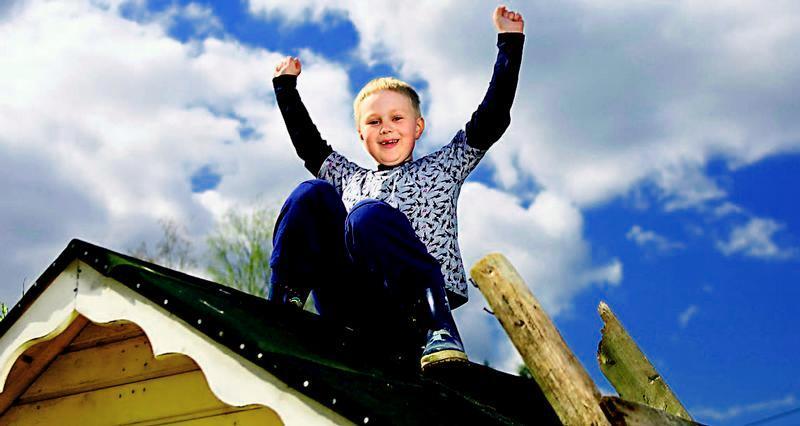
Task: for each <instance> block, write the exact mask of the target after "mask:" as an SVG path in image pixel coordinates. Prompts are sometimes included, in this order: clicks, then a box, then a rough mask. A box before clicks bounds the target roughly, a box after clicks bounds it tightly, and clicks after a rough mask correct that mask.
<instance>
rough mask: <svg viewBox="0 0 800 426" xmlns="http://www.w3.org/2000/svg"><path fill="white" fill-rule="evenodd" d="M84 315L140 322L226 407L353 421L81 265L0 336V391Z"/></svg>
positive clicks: (161, 350)
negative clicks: (39, 349) (16, 367)
mask: <svg viewBox="0 0 800 426" xmlns="http://www.w3.org/2000/svg"><path fill="white" fill-rule="evenodd" d="M79 268H80V275H79V274H78V270H79ZM78 314H80V315H83V316H85V317H86V318H87V319H89V320H90V321H92V322H94V323H98V324H102V323H108V322H112V321H117V320H126V321H130V322H133V323H134V324H136V325H138V326H139V327H140V328H141V329H142V330H143V331H144V333H145V335H146V336H147V338H148V339H149V340H150V344H151V346H152V348H153V355H154V356H155V357H158V356H159V355H163V354H167V353H180V354H183V355H186V356H188V357H190V358H192V360H194V361H195V362H196V363H197V365H198V366H199V367H200V369H201V370H202V371H203V373H204V375H205V377H206V380H207V381H208V385H209V388H210V389H211V391H212V392H213V393H214V395H216V396H217V398H219V399H220V400H221V401H222V402H224V403H226V404H228V405H233V406H244V405H249V404H261V405H265V406H267V407H269V408H271V409H273V410H275V412H277V413H278V415H279V416H280V418H281V419H282V420H283V421H284V422H285V424H290V425H291V424H352V423H351V422H350V421H349V420H347V419H345V418H344V417H342V416H341V415H339V414H338V413H336V412H335V411H333V410H331V409H329V408H327V407H325V406H323V405H322V404H320V403H318V402H317V401H315V400H313V399H311V398H309V397H307V396H305V395H303V394H301V393H299V392H297V391H296V390H294V389H292V388H291V387H289V386H288V385H287V384H286V383H284V382H282V381H281V380H279V379H278V378H276V377H275V376H273V375H272V374H270V373H268V372H267V371H265V370H264V369H262V368H260V367H258V366H257V365H255V364H253V363H252V362H250V361H249V360H247V359H245V358H243V357H241V356H240V355H238V354H236V353H235V352H233V351H231V350H230V349H228V348H226V347H224V346H222V345H219V344H218V343H216V342H214V341H213V340H211V339H209V338H208V337H207V336H205V335H203V334H202V333H200V332H198V331H197V330H195V329H194V328H192V327H191V326H189V325H188V324H186V323H185V322H183V320H181V319H179V318H177V317H176V316H174V315H172V314H170V313H169V312H168V311H166V310H164V309H162V308H161V307H159V306H156V305H154V304H153V302H151V301H150V300H147V299H146V298H144V297H143V296H141V295H139V294H138V293H136V292H134V291H133V290H131V289H129V288H128V287H126V286H125V285H123V284H121V283H119V282H117V281H116V280H113V279H111V278H108V277H105V276H103V275H101V274H100V273H98V272H97V271H96V270H95V269H93V268H91V267H90V266H88V265H86V264H84V263H80V262H79V261H77V260H75V261H73V262H72V263H71V264H70V265H69V266H68V267H66V268H65V269H64V271H63V272H62V273H61V274H60V275H59V276H58V277H56V279H55V280H54V281H53V282H52V283H51V284H50V285H49V286H48V287H47V289H45V290H44V291H43V292H42V294H41V295H40V296H39V297H38V298H37V299H36V300H35V301H34V302H33V303H32V304H31V306H29V308H28V310H27V311H26V312H25V314H24V315H23V316H22V318H20V319H19V320H18V321H17V322H16V323H15V324H14V325H13V326H12V327H11V328H10V329H9V330H8V332H6V333H5V334H4V335H3V336H2V337H0V391H2V389H3V385H4V384H5V381H6V379H7V377H8V373H9V371H10V370H11V367H12V366H13V364H14V362H15V361H16V359H17V358H18V357H19V356H20V355H21V354H22V353H23V352H24V351H25V350H26V349H28V348H29V347H31V346H33V345H34V344H36V343H39V342H42V341H46V340H50V339H52V338H53V337H55V336H57V335H58V334H59V333H60V332H62V331H63V330H64V329H66V327H67V326H69V324H70V323H71V322H72V321H73V320H74V319H75V318H76V317H77V316H78ZM331 397H332V398H333V397H335V395H332V396H331ZM365 414H367V413H365Z"/></svg>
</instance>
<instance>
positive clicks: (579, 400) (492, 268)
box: [470, 254, 609, 426]
mask: <svg viewBox="0 0 800 426" xmlns="http://www.w3.org/2000/svg"><path fill="white" fill-rule="evenodd" d="M470 275H471V276H472V279H473V280H474V281H475V282H476V283H477V285H478V288H479V289H480V290H481V293H483V295H484V297H486V300H487V301H488V302H489V306H490V307H491V308H492V310H493V311H494V315H495V317H497V319H498V320H499V321H500V324H502V326H503V328H504V329H505V330H506V333H508V336H509V337H510V338H511V341H512V342H513V343H514V346H516V348H517V350H518V351H519V353H520V355H522V358H523V359H524V360H525V364H526V365H527V366H528V369H529V370H530V371H531V374H532V375H533V377H534V379H535V380H536V382H537V383H538V384H539V387H541V389H542V391H543V392H544V395H545V396H546V397H547V400H548V401H549V402H550V405H552V407H553V409H554V410H555V412H556V413H557V414H558V416H559V418H560V419H561V421H562V422H563V423H564V424H565V425H580V426H584V425H608V424H609V422H608V420H607V419H606V416H605V414H604V413H603V411H602V409H601V408H600V392H599V391H598V390H597V387H596V386H595V384H594V382H593V381H592V379H591V378H590V377H589V374H588V373H587V372H586V370H585V369H584V368H583V366H582V365H581V364H580V362H579V361H578V359H577V358H576V357H575V354H573V353H572V351H571V350H570V349H569V347H568V346H567V344H566V342H565V341H564V338H563V337H561V334H560V333H559V332H558V329H556V327H555V325H554V324H553V323H552V321H551V320H550V318H549V317H548V316H547V314H546V313H545V312H544V310H543V309H542V307H541V305H540V304H539V301H538V300H536V298H535V297H534V296H533V294H531V292H530V290H529V289H528V287H527V286H526V285H525V282H524V281H523V280H522V277H520V275H519V274H518V273H517V271H516V270H515V269H514V267H513V266H512V265H511V263H510V262H509V261H508V260H507V259H506V258H505V257H504V256H503V255H501V254H490V255H488V256H486V257H484V258H483V259H481V260H480V261H478V263H476V264H475V265H474V266H473V267H472V269H471V271H470Z"/></svg>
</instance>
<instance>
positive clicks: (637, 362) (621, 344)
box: [597, 302, 692, 420]
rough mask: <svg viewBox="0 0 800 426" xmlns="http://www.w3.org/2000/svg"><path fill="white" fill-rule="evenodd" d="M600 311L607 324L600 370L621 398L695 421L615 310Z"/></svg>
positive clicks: (604, 308)
mask: <svg viewBox="0 0 800 426" xmlns="http://www.w3.org/2000/svg"><path fill="white" fill-rule="evenodd" d="M597 310H598V312H599V313H600V318H602V319H603V323H604V325H603V329H602V330H601V333H602V336H603V337H602V339H601V340H600V344H599V345H598V348H597V360H598V362H599V363H600V370H601V371H602V372H603V374H604V375H605V376H606V378H608V381H609V382H610V383H611V385H612V386H614V389H616V390H617V393H618V394H619V396H620V397H621V398H622V399H625V400H628V401H633V402H638V403H641V404H645V405H649V406H650V407H653V408H656V409H659V410H663V411H665V412H667V413H670V414H673V415H675V416H678V417H681V418H683V419H687V420H691V419H692V417H691V416H690V415H689V412H687V411H686V409H685V408H684V407H683V405H682V404H681V403H680V401H679V400H678V398H677V397H676V396H675V394H674V393H672V390H671V389H670V388H669V386H667V383H666V382H665V381H664V377H663V376H661V375H660V374H659V373H658V372H657V371H656V369H655V367H653V365H652V364H651V363H650V361H648V360H647V357H646V356H645V355H644V353H642V351H641V349H639V346H637V345H636V342H634V341H633V338H631V336H630V335H629V334H628V332H627V331H625V328H624V327H623V326H622V323H620V322H619V320H618V319H617V317H616V316H615V315H614V313H613V312H611V308H609V307H608V305H606V304H605V303H603V302H600V306H598V307H597Z"/></svg>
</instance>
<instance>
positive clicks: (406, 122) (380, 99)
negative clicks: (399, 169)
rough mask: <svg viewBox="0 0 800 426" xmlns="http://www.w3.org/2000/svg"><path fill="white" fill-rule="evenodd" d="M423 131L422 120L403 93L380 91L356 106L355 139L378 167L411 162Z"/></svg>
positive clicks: (423, 122) (423, 123)
mask: <svg viewBox="0 0 800 426" xmlns="http://www.w3.org/2000/svg"><path fill="white" fill-rule="evenodd" d="M424 128H425V120H423V118H422V117H418V116H417V113H416V112H415V111H414V107H413V106H412V105H411V100H410V99H409V98H408V97H407V96H405V95H403V94H402V93H398V92H395V91H392V90H380V91H378V92H375V93H373V94H371V95H369V96H368V97H366V98H365V99H364V100H363V101H362V102H361V104H360V106H359V121H358V135H359V137H361V140H362V141H364V147H365V148H366V149H367V152H368V153H369V155H371V156H372V158H374V159H375V161H377V162H378V163H379V164H383V165H385V166H396V165H398V164H402V163H404V162H406V161H409V160H411V159H412V156H413V153H414V146H415V144H416V141H417V139H419V137H420V136H421V135H422V131H423V129H424Z"/></svg>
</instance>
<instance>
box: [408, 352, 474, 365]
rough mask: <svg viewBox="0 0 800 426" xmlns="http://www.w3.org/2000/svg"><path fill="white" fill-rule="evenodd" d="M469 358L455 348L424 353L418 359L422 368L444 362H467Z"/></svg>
mask: <svg viewBox="0 0 800 426" xmlns="http://www.w3.org/2000/svg"><path fill="white" fill-rule="evenodd" d="M468 360H469V358H467V354H465V353H464V352H461V351H457V350H452V349H451V350H444V351H439V352H434V353H432V354H430V355H425V356H424V357H422V359H420V361H419V362H420V365H421V367H422V369H423V370H424V369H425V368H426V367H429V366H431V365H433V364H441V363H446V362H467V361H468Z"/></svg>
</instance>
